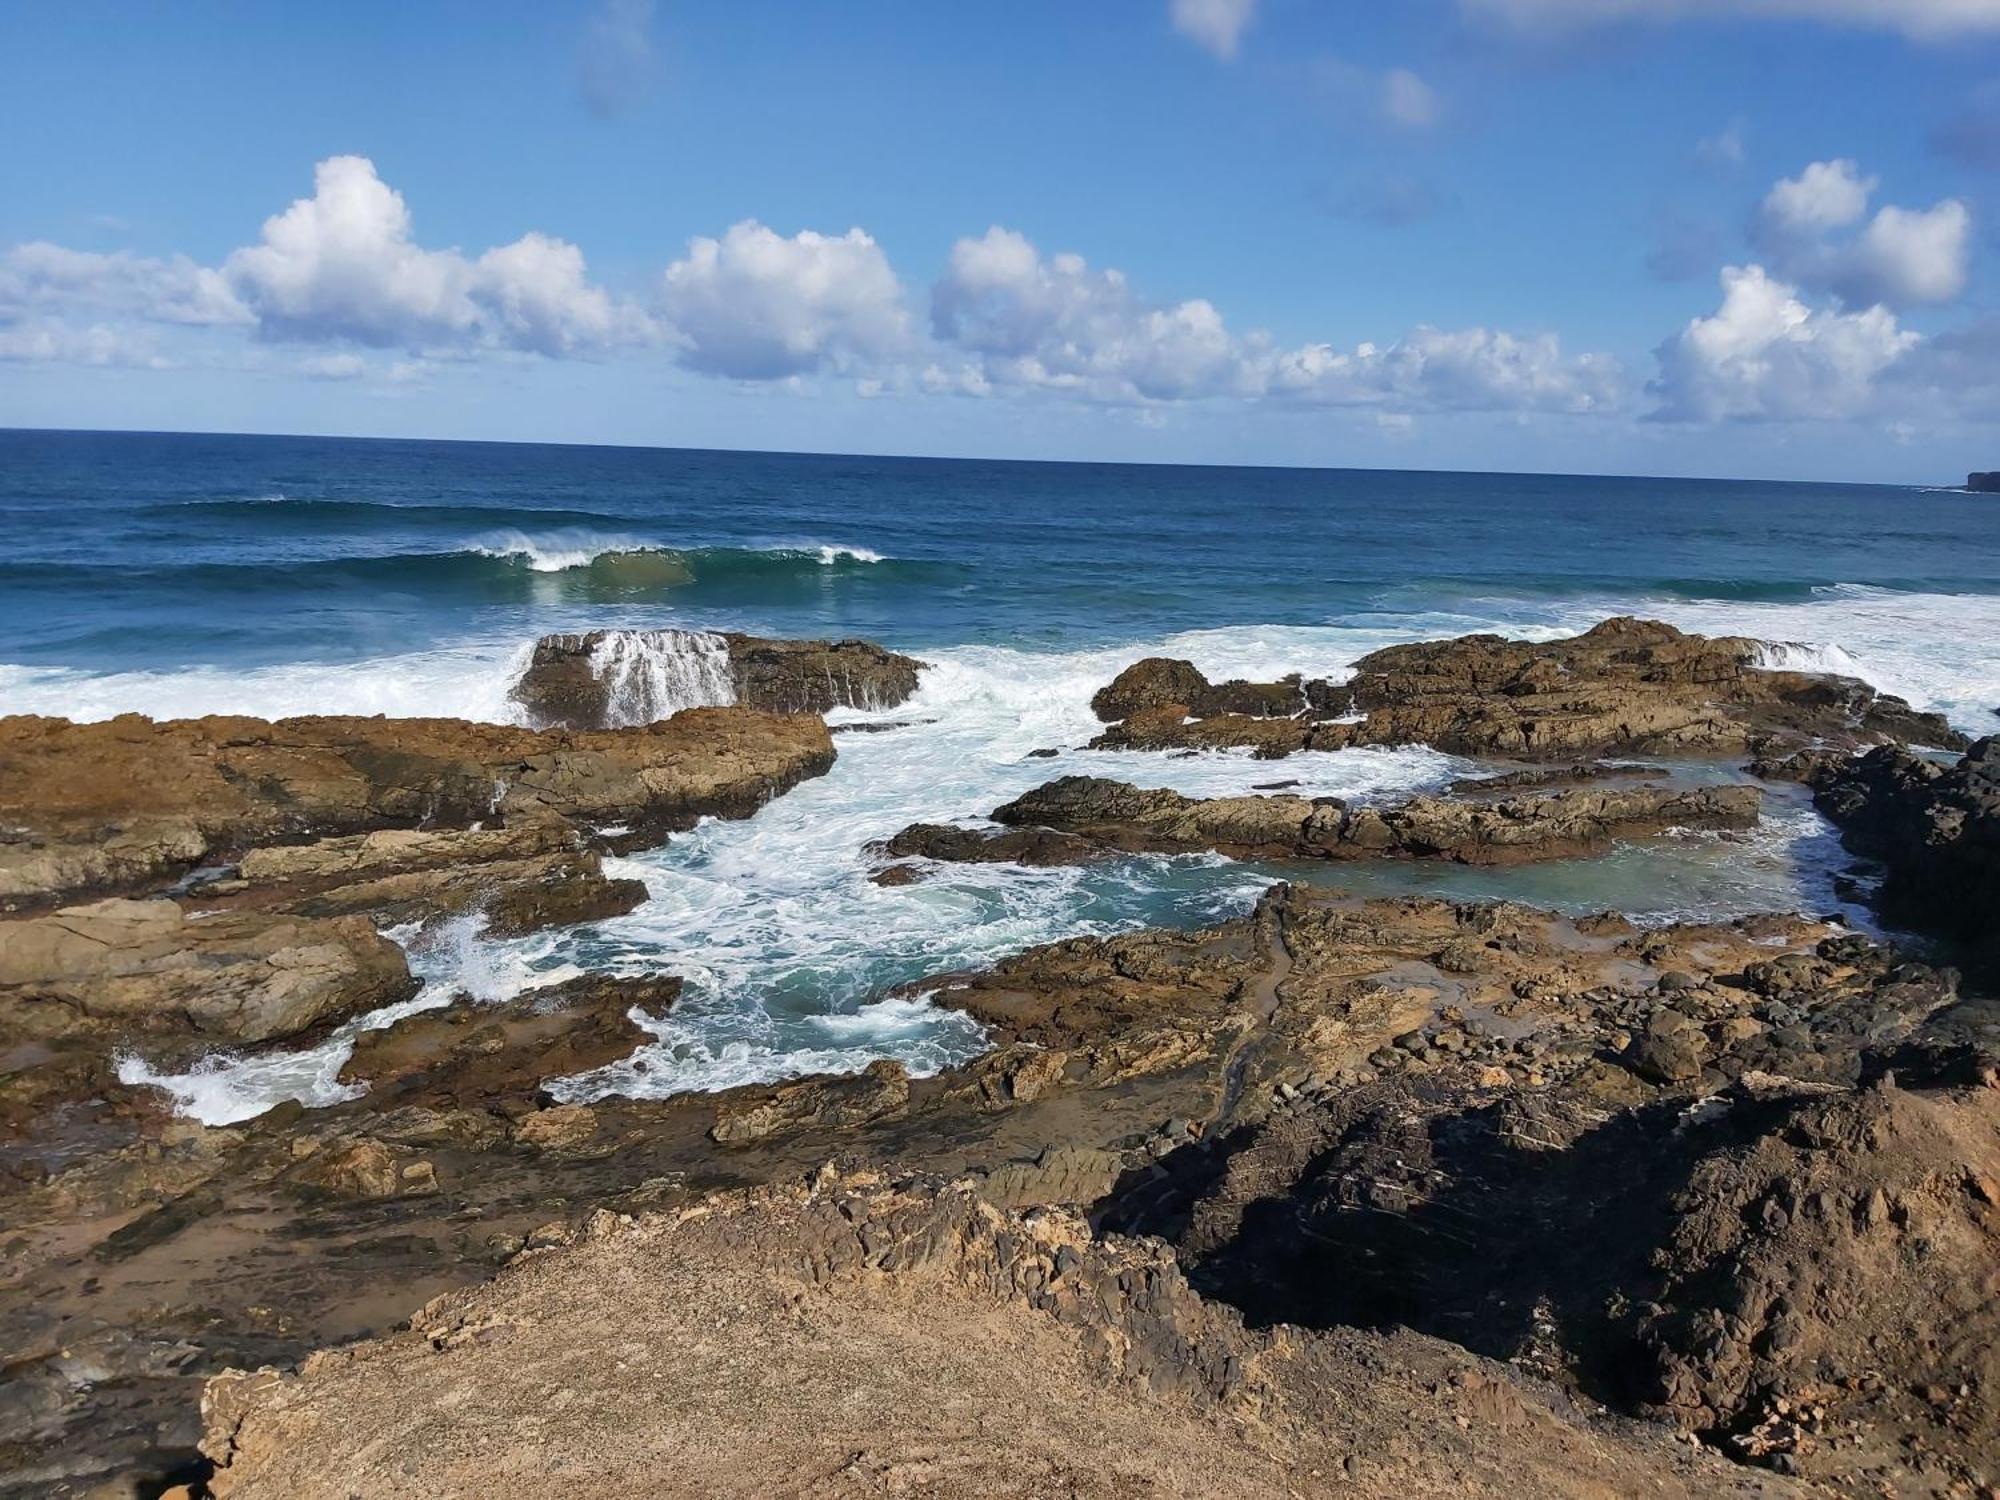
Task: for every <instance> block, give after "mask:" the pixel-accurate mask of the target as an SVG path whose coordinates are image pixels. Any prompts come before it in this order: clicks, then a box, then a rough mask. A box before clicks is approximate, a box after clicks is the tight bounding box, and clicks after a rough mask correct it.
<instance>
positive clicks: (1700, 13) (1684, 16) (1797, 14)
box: [1460, 0, 2000, 41]
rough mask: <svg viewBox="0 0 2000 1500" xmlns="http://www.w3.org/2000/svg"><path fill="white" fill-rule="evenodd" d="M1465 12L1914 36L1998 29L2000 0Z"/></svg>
mask: <svg viewBox="0 0 2000 1500" xmlns="http://www.w3.org/2000/svg"><path fill="white" fill-rule="evenodd" d="M1460 4H1461V6H1462V8H1463V9H1464V10H1465V11H1466V13H1467V14H1469V15H1473V16H1476V17H1480V18H1486V19H1491V20H1495V21H1499V22H1501V23H1504V24H1506V25H1509V26H1513V27H1517V28H1521V29H1527V30H1558V29H1574V28H1577V27H1583V26H1595V25H1605V24H1613V23H1617V22H1620V21H1678V20H1697V19H1705V18H1738V17H1740V18H1746V19H1757V20H1798V21H1819V22H1824V23H1826V24H1829V25H1840V26H1860V27H1868V28H1872V29H1876V30H1883V31H1897V32H1901V33H1902V34H1904V35H1905V36H1910V37H1915V38H1918V39H1919V40H1925V41H1936V40H1939V39H1942V38H1946V37H1953V36H1969V35H1978V34H1982V33H1993V32H2000V0H1460Z"/></svg>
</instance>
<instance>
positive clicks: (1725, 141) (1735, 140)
mask: <svg viewBox="0 0 2000 1500" xmlns="http://www.w3.org/2000/svg"><path fill="white" fill-rule="evenodd" d="M1743 137H1744V127H1743V122H1742V121H1741V120H1732V121H1731V122H1730V123H1729V125H1728V126H1726V127H1725V128H1724V129H1721V130H1718V131H1716V133H1715V134H1714V135H1705V136H1703V137H1702V138H1701V139H1700V140H1698V141H1696V142H1695V143H1694V159H1695V161H1696V162H1697V163H1698V164H1699V165H1701V166H1704V167H1707V168H1708V169H1709V170H1710V171H1712V172H1728V171H1733V170H1734V169H1735V168H1737V167H1740V166H1742V165H1743V162H1744V160H1745V158H1746V157H1747V156H1748V155H1749V152H1748V150H1747V149H1746V147H1745V145H1744V139H1743Z"/></svg>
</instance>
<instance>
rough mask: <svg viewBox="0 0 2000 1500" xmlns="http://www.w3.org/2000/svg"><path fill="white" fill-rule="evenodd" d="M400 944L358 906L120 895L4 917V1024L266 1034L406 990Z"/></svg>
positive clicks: (334, 1018)
mask: <svg viewBox="0 0 2000 1500" xmlns="http://www.w3.org/2000/svg"><path fill="white" fill-rule="evenodd" d="M416 987H417V985H416V981H415V980H414V979H412V978H411V977H410V971H409V968H408V966H407V965H406V964H405V963H404V960H403V950H402V949H400V948H398V947H397V946H396V945H395V944H394V943H392V942H390V941H389V940H388V939H386V938H384V937H382V936H380V935H379V934H378V933H377V932H376V931H375V929H374V927H373V926H372V925H371V924H370V923H368V922H367V921H365V920H363V919H361V918H359V917H318V918H316V917H294V916H286V915H279V914H269V913H263V912H230V913H221V914H217V915H214V916H208V917H201V918H195V917H190V916H189V915H187V914H186V913H185V912H183V911H182V910H181V908H180V907H179V906H177V905H175V904H174V903H173V902H171V901H162V900H154V901H132V900H121V899H113V900H108V901H98V902H93V903H91V904H89V905H85V906H71V907H64V908H62V909H61V910H59V911H55V912H52V913H49V914H48V915H46V916H40V917H30V918H27V919H24V920H20V921H16V922H11V923H8V924H6V925H5V926H4V927H0V1030H3V1031H4V1032H6V1033H8V1034H11V1035H14V1036H28V1037H63V1036H71V1035H77V1034H91V1035H97V1036H102V1037H104V1038H106V1039H107V1040H109V1039H121V1040H122V1039H125V1038H129V1037H167V1038H185V1039H188V1040H199V1041H202V1042H208V1043H213V1044H228V1045H235V1044H246V1043H258V1042H272V1041H278V1040H281V1039H284V1038H291V1037H297V1036H299V1035H301V1034H303V1033H307V1032H311V1031H315V1030H318V1029H322V1028H324V1027H327V1026H330V1025H333V1024H334V1023H336V1022H339V1021H344V1020H346V1019H347V1018H348V1017H350V1016H354V1015H358V1014H360V1013H362V1012H364V1011H369V1010H374V1009H376V1008H377V1007H380V1006H383V1005H389V1004H393V1003H394V1002H396V1001H399V1000H403V999H407V998H408V997H409V996H410V995H411V994H413V993H414V992H415V990H416Z"/></svg>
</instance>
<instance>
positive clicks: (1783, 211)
mask: <svg viewBox="0 0 2000 1500" xmlns="http://www.w3.org/2000/svg"><path fill="white" fill-rule="evenodd" d="M1880 181H1881V179H1879V178H1875V177H1863V176H1862V175H1861V169H1860V168H1859V167H1857V166H1856V165H1855V164H1854V163H1853V162H1851V161H1849V160H1847V159H1846V158H1845V157H1841V158H1840V159H1838V160H1835V161H1816V162H1813V163H1811V164H1810V165H1808V166H1807V167H1806V169H1805V170H1804V171H1803V172H1801V173H1799V175H1798V176H1796V177H1784V178H1780V179H1779V180H1778V181H1777V182H1776V183H1774V184H1773V185H1772V187H1771V191H1770V192H1768V193H1766V194H1765V195H1764V202H1763V205H1762V206H1761V207H1760V208H1759V210H1758V212H1759V215H1760V216H1761V219H1762V223H1763V226H1764V229H1765V232H1767V233H1772V234H1819V233H1822V232H1823V231H1825V230H1828V229H1838V228H1840V227H1841V226H1843V225H1846V224H1852V223H1854V222H1855V221H1856V220H1857V219H1859V218H1860V217H1861V216H1862V215H1863V214H1864V213H1866V212H1867V211H1868V198H1869V195H1870V194H1871V193H1873V192H1874V191H1875V189H1876V188H1877V187H1878V186H1879V185H1880Z"/></svg>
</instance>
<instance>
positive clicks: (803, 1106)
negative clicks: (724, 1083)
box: [709, 1058, 910, 1145]
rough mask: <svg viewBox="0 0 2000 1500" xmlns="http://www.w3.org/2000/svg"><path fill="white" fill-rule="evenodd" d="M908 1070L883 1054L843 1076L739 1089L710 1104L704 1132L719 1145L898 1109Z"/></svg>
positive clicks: (859, 1120)
mask: <svg viewBox="0 0 2000 1500" xmlns="http://www.w3.org/2000/svg"><path fill="white" fill-rule="evenodd" d="M909 1102H910V1075H909V1073H908V1071H907V1070H906V1069H905V1068H904V1067H903V1065H902V1064H901V1063H899V1062H894V1061H891V1060H890V1059H887V1058H884V1059H882V1060H880V1061H878V1062H872V1063H870V1064H869V1065H868V1066H867V1067H866V1068H864V1069H862V1070H861V1072H859V1073H857V1074H854V1075H853V1076H851V1077H846V1078H807V1079H802V1080H800V1081H799V1082H797V1083H787V1084H783V1085H780V1086H779V1087H778V1088H776V1089H755V1088H753V1089H743V1090H739V1091H737V1093H736V1095H735V1097H733V1098H729V1099H725V1100H724V1101H723V1103H722V1104H721V1105H720V1106H719V1107H718V1108H717V1109H716V1112H715V1124H714V1126H713V1127H712V1128H711V1129H710V1130H709V1136H710V1137H711V1138H712V1139H714V1140H716V1141H719V1142H721V1143H722V1144H724V1145H734V1144H737V1143H740V1142H744V1141H756V1140H762V1139H763V1138H764V1137H766V1136H771V1135H780V1134H786V1133H789V1132H792V1131H798V1130H837V1129H842V1128H845V1127H848V1126H853V1125H862V1124H866V1123H868V1122H869V1121H872V1120H880V1119H884V1118H887V1117H890V1116H894V1115H899V1114H901V1113H902V1112H903V1111H904V1109H905V1108H907V1107H908V1105H909Z"/></svg>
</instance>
